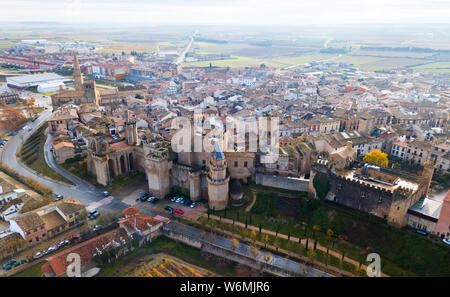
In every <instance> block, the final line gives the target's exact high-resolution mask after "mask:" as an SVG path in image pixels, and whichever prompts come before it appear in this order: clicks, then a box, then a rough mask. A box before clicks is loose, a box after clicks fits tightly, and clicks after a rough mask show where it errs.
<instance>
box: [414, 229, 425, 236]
mask: <svg viewBox="0 0 450 297" xmlns="http://www.w3.org/2000/svg"><path fill="white" fill-rule="evenodd" d="M414 232H416V233H417V234H420V235H423V236H427V232H425V231H423V230H419V229H415V230H414Z"/></svg>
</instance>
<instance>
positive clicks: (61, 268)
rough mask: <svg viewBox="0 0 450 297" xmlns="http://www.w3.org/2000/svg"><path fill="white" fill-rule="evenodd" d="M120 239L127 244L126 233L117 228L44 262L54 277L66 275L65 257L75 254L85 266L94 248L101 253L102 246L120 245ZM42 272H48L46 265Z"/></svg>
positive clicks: (95, 251) (92, 254) (93, 252)
mask: <svg viewBox="0 0 450 297" xmlns="http://www.w3.org/2000/svg"><path fill="white" fill-rule="evenodd" d="M121 238H122V239H123V240H125V241H126V242H127V243H128V241H129V237H128V235H127V233H126V231H125V230H124V229H122V228H117V229H114V230H112V231H110V232H107V233H105V234H102V235H100V236H97V237H95V238H92V239H89V240H87V241H85V242H82V243H80V244H77V245H75V246H72V247H70V248H68V249H66V250H63V251H61V252H59V253H57V254H54V255H53V256H51V257H48V258H47V259H46V260H47V262H48V264H49V266H50V269H51V271H52V272H53V273H55V275H56V276H61V275H64V274H65V273H66V269H67V266H68V265H69V264H70V263H68V262H67V255H69V254H70V253H76V254H78V255H80V260H81V265H85V264H87V263H89V262H90V261H91V260H92V258H93V257H94V254H96V253H97V249H96V248H98V249H100V250H101V251H103V245H106V244H108V243H111V242H112V241H113V240H114V241H115V242H119V243H121ZM44 270H45V271H46V272H47V271H50V270H49V269H48V266H46V265H44V266H43V267H42V272H44ZM46 272H44V273H46Z"/></svg>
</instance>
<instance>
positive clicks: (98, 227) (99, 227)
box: [92, 225, 103, 232]
mask: <svg viewBox="0 0 450 297" xmlns="http://www.w3.org/2000/svg"><path fill="white" fill-rule="evenodd" d="M102 228H103V227H102V226H100V225H95V226H94V228H92V231H94V232H96V231H98V230H101V229H102Z"/></svg>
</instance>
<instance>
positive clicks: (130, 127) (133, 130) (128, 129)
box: [125, 110, 139, 145]
mask: <svg viewBox="0 0 450 297" xmlns="http://www.w3.org/2000/svg"><path fill="white" fill-rule="evenodd" d="M125 139H126V141H127V144H128V145H138V143H139V141H138V133H137V125H136V121H135V119H132V118H131V117H130V111H129V110H126V111H125Z"/></svg>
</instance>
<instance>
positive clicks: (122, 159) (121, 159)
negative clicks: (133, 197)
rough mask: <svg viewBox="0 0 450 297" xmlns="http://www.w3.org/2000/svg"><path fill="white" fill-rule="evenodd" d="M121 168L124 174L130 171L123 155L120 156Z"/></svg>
mask: <svg viewBox="0 0 450 297" xmlns="http://www.w3.org/2000/svg"><path fill="white" fill-rule="evenodd" d="M120 169H121V171H122V174H125V173H126V172H127V171H128V170H127V167H126V164H125V157H124V156H123V155H122V156H120Z"/></svg>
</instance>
